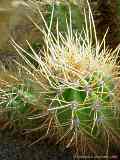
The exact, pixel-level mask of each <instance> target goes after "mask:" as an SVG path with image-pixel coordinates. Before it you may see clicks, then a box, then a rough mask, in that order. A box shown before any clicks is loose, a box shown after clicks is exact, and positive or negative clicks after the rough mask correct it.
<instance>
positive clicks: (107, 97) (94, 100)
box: [53, 71, 114, 138]
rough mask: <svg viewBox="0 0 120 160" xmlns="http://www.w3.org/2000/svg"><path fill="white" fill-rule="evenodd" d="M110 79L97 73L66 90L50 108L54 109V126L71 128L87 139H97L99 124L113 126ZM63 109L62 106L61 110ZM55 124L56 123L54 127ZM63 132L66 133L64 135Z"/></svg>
mask: <svg viewBox="0 0 120 160" xmlns="http://www.w3.org/2000/svg"><path fill="white" fill-rule="evenodd" d="M113 90H114V85H113V79H112V77H107V76H104V74H102V73H101V72H99V71H96V72H94V73H93V74H92V76H87V77H85V78H84V81H83V80H80V81H79V86H78V87H74V86H73V87H72V86H70V87H65V88H64V89H63V90H62V91H61V93H60V95H59V96H58V99H59V100H58V102H57V100H56V102H55V103H53V105H54V106H55V105H57V107H56V112H55V114H56V119H57V121H56V123H59V127H61V128H62V129H63V130H64V131H67V130H69V129H70V127H72V129H73V130H74V128H77V129H78V131H83V132H84V133H85V134H87V135H88V136H91V137H94V138H97V136H98V135H99V134H98V133H99V132H101V131H102V130H101V129H102V124H104V125H105V124H106V123H109V125H110V126H111V125H113V123H114V118H113V117H114V112H113V110H112V107H113V104H112V101H113V100H112V99H113V94H112V93H113ZM64 106H65V107H64ZM56 125H57V124H56ZM64 133H65V132H64Z"/></svg>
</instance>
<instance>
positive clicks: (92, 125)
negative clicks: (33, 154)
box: [13, 11, 120, 154]
mask: <svg viewBox="0 0 120 160" xmlns="http://www.w3.org/2000/svg"><path fill="white" fill-rule="evenodd" d="M88 17H89V21H87V20H86V19H87V18H86V16H85V22H86V27H85V28H84V29H83V30H82V31H81V33H77V32H74V31H73V30H72V25H71V23H70V25H68V24H67V32H66V33H65V34H62V33H61V32H60V31H59V27H58V26H59V24H58V23H57V25H56V33H57V35H56V36H55V35H54V34H53V33H52V32H51V30H50V29H51V25H50V28H49V27H46V28H45V29H44V30H43V33H44V39H45V44H46V45H45V49H44V51H43V55H44V56H43V57H40V56H38V55H37V54H36V53H35V52H34V50H32V47H31V46H30V44H29V43H28V44H29V46H30V48H31V50H32V51H33V59H34V60H36V61H37V62H38V64H39V66H38V68H37V69H36V68H35V69H34V70H35V72H37V75H38V73H39V75H42V76H43V77H44V80H45V82H44V81H43V83H44V85H45V86H46V88H47V91H45V92H42V95H43V100H44V101H43V100H41V104H42V103H43V106H47V111H48V112H49V115H50V117H51V118H50V121H49V123H48V128H47V134H48V133H49V134H50V136H51V135H52V134H54V135H56V137H57V138H58V140H57V143H59V142H63V143H64V144H65V146H66V147H72V148H73V149H74V150H76V151H77V152H80V153H81V154H86V153H87V152H90V153H96V152H97V153H100V151H101V154H102V153H103V152H104V153H108V152H109V147H110V145H111V144H113V143H114V144H116V145H117V144H118V142H119V140H120V137H119V122H120V117H119V113H120V111H119V104H118V103H117V100H116V99H117V97H115V95H116V92H117V88H116V81H117V79H118V76H117V75H118V71H117V66H116V58H117V57H116V56H115V53H116V54H117V51H119V48H117V49H116V50H114V51H111V50H108V49H107V47H106V46H105V37H104V38H103V41H102V42H101V43H99V42H98V41H97V37H96V32H95V26H94V22H93V17H92V14H91V11H90V13H89V16H88ZM42 18H43V17H42ZM51 22H52V18H51ZM70 22H71V19H70ZM93 41H94V42H95V44H94V45H93ZM13 45H14V47H15V48H19V49H21V48H20V46H18V45H17V44H16V43H15V42H14V41H13ZM22 51H23V50H22ZM27 54H29V53H27ZM25 61H27V60H26V59H25ZM27 63H28V65H30V67H31V68H32V64H30V63H29V60H28V61H27ZM32 69H33V68H32ZM34 79H35V75H34ZM118 98H119V97H118Z"/></svg>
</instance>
